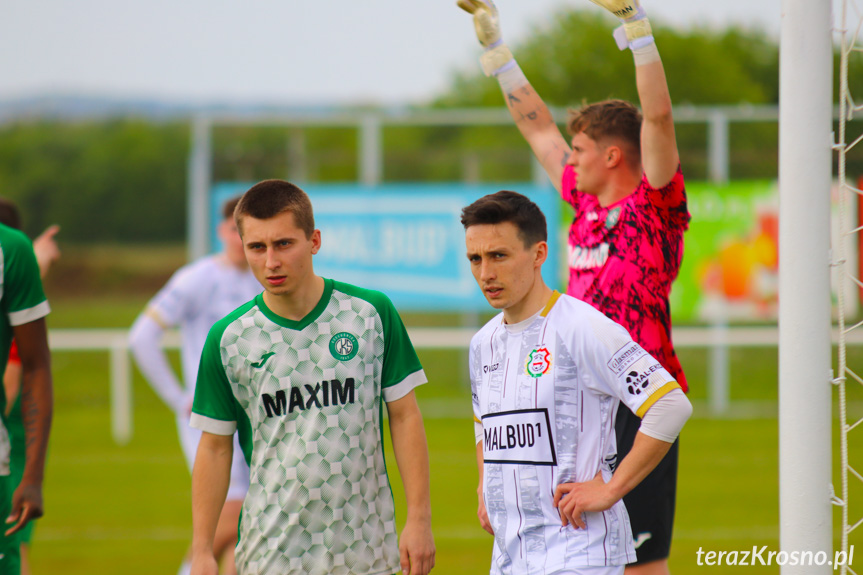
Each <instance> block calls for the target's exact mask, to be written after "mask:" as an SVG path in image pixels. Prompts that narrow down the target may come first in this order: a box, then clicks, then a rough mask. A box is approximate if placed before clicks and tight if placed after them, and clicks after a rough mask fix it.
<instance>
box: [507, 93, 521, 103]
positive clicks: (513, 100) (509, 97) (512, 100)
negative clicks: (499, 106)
mask: <svg viewBox="0 0 863 575" xmlns="http://www.w3.org/2000/svg"><path fill="white" fill-rule="evenodd" d="M506 101H507V104H508V105H510V106H512V105H513V104H521V100H519V99H518V98H517V97H516V95H515V94H513V93H512V92H510V93H509V94H507V95H506Z"/></svg>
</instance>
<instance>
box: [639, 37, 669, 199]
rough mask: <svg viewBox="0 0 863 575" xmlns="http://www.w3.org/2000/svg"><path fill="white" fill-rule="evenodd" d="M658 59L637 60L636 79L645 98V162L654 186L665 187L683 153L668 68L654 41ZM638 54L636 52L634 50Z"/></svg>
mask: <svg viewBox="0 0 863 575" xmlns="http://www.w3.org/2000/svg"><path fill="white" fill-rule="evenodd" d="M646 50H648V52H650V51H651V48H650V47H649V46H648V48H647V49H646ZM652 52H655V56H654V57H655V58H656V59H655V60H652V61H649V62H647V63H644V64H639V58H638V57H637V55H636V59H635V81H636V85H637V88H638V98H639V100H640V101H641V113H642V115H643V116H644V121H643V122H642V124H641V163H642V166H643V168H644V173H645V174H647V181H648V182H650V184H651V185H652V186H653V187H654V188H661V187H663V186H665V185H666V184H667V183H668V182H670V181H671V179H672V178H673V177H674V174H675V173H676V172H677V166H678V165H679V164H680V154H679V153H678V150H677V138H676V137H675V134H674V118H673V117H672V115H671V95H670V94H669V92H668V82H667V81H666V79H665V68H663V66H662V60H660V59H659V52H658V51H657V50H656V44H652ZM633 53H634V54H636V51H635V50H633Z"/></svg>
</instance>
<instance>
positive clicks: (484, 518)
mask: <svg viewBox="0 0 863 575" xmlns="http://www.w3.org/2000/svg"><path fill="white" fill-rule="evenodd" d="M484 459H485V458H484V457H483V451H482V441H478V442H477V444H476V466H477V469H479V487H477V488H476V494H477V498H478V499H479V506H478V507H477V511H476V516H477V518H479V525H480V527H482V528H483V529H485V530H486V531H488V532H489V533H491V534H492V535H494V529H492V528H491V522H490V521H489V520H488V511H486V508H485V498H484V497H483V496H482V479H483V473H484V472H485V468H484V467H483V460H484Z"/></svg>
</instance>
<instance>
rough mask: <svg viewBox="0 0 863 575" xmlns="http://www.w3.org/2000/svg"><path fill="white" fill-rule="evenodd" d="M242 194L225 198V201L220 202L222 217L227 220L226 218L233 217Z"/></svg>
mask: <svg viewBox="0 0 863 575" xmlns="http://www.w3.org/2000/svg"><path fill="white" fill-rule="evenodd" d="M242 197H243V196H236V197H233V198H231V199H229V200H225V203H223V204H222V219H223V220H227V219H228V218H233V217H234V210H235V209H237V204H239V203H240V198H242Z"/></svg>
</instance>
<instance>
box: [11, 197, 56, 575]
mask: <svg viewBox="0 0 863 575" xmlns="http://www.w3.org/2000/svg"><path fill="white" fill-rule="evenodd" d="M0 224H3V225H6V226H9V227H10V228H14V229H16V230H20V229H21V216H20V213H19V211H18V207H17V206H16V205H15V204H14V203H12V202H11V201H9V200H7V199H6V198H0ZM59 231H60V227H59V226H56V225H55V226H49V227H48V228H47V229H46V230H45V231H44V232H42V233H41V234H39V236H38V237H37V238H36V239H35V240H33V251H34V253H35V254H36V262H37V264H38V266H39V276H40V278H41V279H43V280H44V279H45V276H46V275H47V273H48V270H49V269H50V268H51V264H52V263H54V262H55V261H56V260H57V259H59V257H60V248H59V247H58V246H57V242H56V241H55V240H54V236H56V235H57V233H58V232H59ZM21 376H22V368H21V357H20V356H19V355H18V346H17V344H16V342H15V340H12V345H11V347H10V350H9V360H8V363H7V364H6V372H5V373H4V374H3V387H4V389H5V393H6V409H5V411H4V416H5V418H6V427H7V429H8V431H9V439H10V442H11V445H12V452H11V456H10V485H11V488H12V489H14V488H15V487H17V486H18V484H19V483H20V482H21V478H22V476H23V474H24V464H25V462H26V457H25V456H26V449H27V443H26V438H25V434H24V420H23V418H22V416H21V394H20V391H21ZM35 524H36V522H35V521H30V522H29V523H27V525H25V526H24V527H23V528H22V529H21V530H20V531H18V532H17V533H16V534H15V535H14V536H13V537H16V538H17V539H18V542H19V553H20V557H21V575H29V573H30V554H29V548H30V540H31V539H32V537H33V527H34V526H35Z"/></svg>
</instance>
